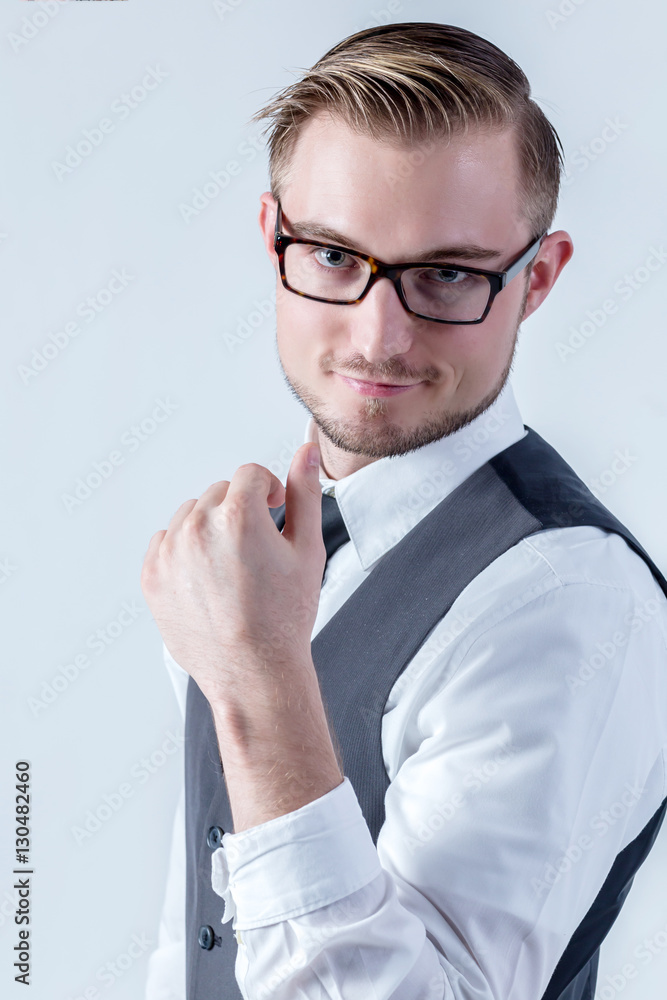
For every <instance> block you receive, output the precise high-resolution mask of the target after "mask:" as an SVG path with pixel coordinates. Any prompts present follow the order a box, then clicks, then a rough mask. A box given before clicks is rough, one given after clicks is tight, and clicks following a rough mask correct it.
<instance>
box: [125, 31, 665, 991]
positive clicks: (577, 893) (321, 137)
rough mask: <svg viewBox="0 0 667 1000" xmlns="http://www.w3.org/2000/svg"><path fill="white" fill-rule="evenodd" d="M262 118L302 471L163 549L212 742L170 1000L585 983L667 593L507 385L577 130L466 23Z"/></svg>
mask: <svg viewBox="0 0 667 1000" xmlns="http://www.w3.org/2000/svg"><path fill="white" fill-rule="evenodd" d="M255 117H256V118H261V117H268V118H270V119H271V127H272V132H271V138H270V144H269V152H270V169H271V192H270V193H269V192H267V193H265V194H263V195H262V196H261V210H260V213H259V222H260V226H261V230H262V234H263V237H264V241H265V244H266V249H267V252H268V253H269V256H270V257H271V259H272V261H273V263H274V265H275V268H276V281H277V289H278V295H277V347H278V352H279V357H280V362H281V365H282V369H283V373H284V376H285V379H286V382H287V385H288V386H289V388H290V390H291V391H292V392H293V393H294V394H295V395H296V397H297V398H298V399H299V400H301V402H302V403H303V405H304V406H305V407H306V409H307V410H308V412H309V414H310V418H309V420H308V424H307V428H306V441H305V442H304V445H303V446H302V447H301V448H299V449H298V450H297V452H296V454H295V456H294V458H293V461H292V464H291V466H290V470H289V474H288V477H287V485H286V488H284V487H283V485H282V483H280V481H279V480H278V479H277V478H276V477H275V476H274V475H272V474H271V473H270V472H269V470H268V469H265V468H263V467H261V466H259V465H256V464H248V465H243V466H241V467H240V468H239V469H238V470H237V471H236V473H235V474H234V476H233V477H232V480H231V481H228V480H223V481H221V482H219V483H215V484H213V485H212V486H211V487H210V488H209V489H208V490H207V491H206V492H205V493H204V494H203V495H202V496H201V497H200V498H199V499H198V500H188V501H186V502H185V503H184V504H183V505H182V506H181V507H180V508H179V510H178V511H177V512H176V514H175V515H174V517H173V518H172V520H171V522H170V524H169V528H168V529H167V530H166V531H164V530H162V531H159V532H157V533H156V534H155V535H154V536H153V538H152V539H151V542H150V545H149V549H148V552H147V555H146V561H145V564H144V570H143V573H142V587H143V589H144V594H145V595H146V599H147V601H148V603H149V605H150V607H151V610H152V612H153V614H154V617H155V620H156V623H157V625H158V627H159V628H160V631H161V633H162V637H163V639H164V644H165V657H166V662H167V665H168V667H169V669H170V671H171V673H172V676H173V679H174V683H175V685H176V690H177V694H178V696H179V699H180V704H181V708H182V710H183V714H184V717H185V737H186V748H185V788H184V801H182V803H181V807H180V811H179V814H178V816H177V820H176V827H175V839H174V848H173V856H172V867H171V873H170V883H169V886H168V892H167V897H166V901H165V909H164V914H163V921H162V925H161V932H160V946H159V948H158V950H157V951H156V952H155V953H154V954H153V955H152V957H151V962H150V967H149V977H148V987H147V1000H158V998H162V1000H164V998H167V997H170V998H179V1000H180V998H185V997H186V996H187V998H188V1000H204V998H206V1000H212V998H214V997H220V998H225V1000H231V998H233V997H240V996H243V997H246V998H253V1000H261V998H263V997H269V996H270V997H273V998H276V1000H297V998H299V1000H314V998H324V997H331V998H344V1000H367V998H368V997H376V998H385V997H386V998H389V997H391V998H393V1000H398V998H401V1000H408V998H409V1000H417V998H419V1000H427V998H429V1000H436V998H438V1000H441V998H442V1000H444V998H446V1000H454V998H456V1000H463V998H469V997H472V996H475V997H476V998H479V1000H487V998H488V1000H491V998H494V1000H499V998H503V1000H539V998H540V997H544V1000H558V998H560V1000H590V998H591V997H592V995H593V991H594V988H595V981H596V972H597V961H598V953H599V946H600V943H601V941H602V940H603V938H604V937H605V936H606V934H607V932H608V930H609V927H610V926H611V924H612V923H613V921H614V919H615V917H616V915H617V913H618V912H619V910H620V908H621V905H622V902H623V899H624V898H625V894H626V893H627V891H628V889H629V885H630V882H631V879H632V875H633V874H634V872H635V871H636V869H637V868H638V867H639V865H640V864H641V862H642V860H643V859H644V857H645V856H646V854H647V853H648V851H649V849H650V847H651V845H652V843H653V840H654V838H655V836H656V834H657V832H658V829H659V826H660V823H661V821H662V818H663V815H664V810H665V804H666V803H667V799H666V797H665V796H666V794H667V789H666V788H665V773H664V767H663V761H664V753H665V747H666V746H667V654H666V652H665V631H666V625H667V581H666V580H665V578H664V577H663V576H662V575H661V573H660V571H659V570H658V568H657V566H655V564H654V563H653V562H652V561H651V559H650V557H649V556H648V554H647V553H646V552H645V551H644V550H643V549H642V547H641V545H640V544H639V542H637V540H636V539H635V538H634V537H633V536H632V535H631V534H630V533H629V532H628V530H627V529H626V528H625V527H624V526H623V525H622V524H620V522H618V521H617V520H616V519H615V518H614V517H613V515H611V513H610V512H609V511H607V510H606V508H604V507H603V506H602V504H600V503H599V501H597V500H596V499H595V497H594V496H593V495H592V494H591V493H590V491H589V490H587V488H586V487H585V485H584V484H583V483H582V482H581V480H580V479H579V478H578V477H577V476H576V474H575V473H574V472H573V470H572V469H570V467H569V466H568V465H567V464H566V463H565V462H564V460H563V459H562V458H561V457H560V456H559V455H558V454H557V452H555V450H554V449H553V448H551V447H550V446H549V445H548V444H547V442H545V441H544V440H543V439H542V438H541V437H540V436H539V435H538V434H536V433H535V432H534V431H533V430H532V429H531V428H526V427H525V426H524V425H523V423H522V420H521V416H520V414H519V411H518V409H517V406H516V403H515V400H514V397H513V394H512V390H511V386H510V383H509V381H508V379H509V375H510V371H511V367H512V360H513V357H514V351H515V346H516V340H517V334H518V330H519V326H520V323H521V321H522V320H523V319H524V318H525V317H526V316H529V315H531V313H533V312H534V311H535V310H536V309H537V308H538V306H540V305H541V303H542V302H543V301H544V299H545V298H546V296H547V295H548V294H549V292H550V290H551V288H552V287H553V285H554V283H555V282H556V280H557V278H558V276H559V274H560V273H561V271H562V269H563V267H564V266H565V265H566V263H567V262H568V261H569V259H570V257H571V255H572V249H573V248H572V241H571V239H570V237H569V235H568V234H567V233H566V232H564V231H562V230H559V231H557V232H552V233H549V232H548V230H549V227H550V225H551V222H552V220H553V216H554V213H555V210H556V205H557V199H558V188H559V178H560V169H561V166H562V159H561V157H560V154H559V148H558V146H559V143H558V140H557V137H556V135H555V132H554V131H553V129H552V127H551V125H550V124H549V122H548V121H547V119H546V118H545V116H544V115H543V113H542V112H541V110H540V109H539V107H538V106H537V105H536V104H535V103H534V102H532V101H531V99H530V88H529V85H528V82H527V80H526V79H525V77H524V75H523V73H522V72H521V70H520V69H519V67H518V66H517V65H516V64H515V63H514V62H513V61H512V60H510V59H509V58H508V57H507V56H506V55H505V54H504V53H502V52H501V51H500V50H499V49H497V48H496V47H495V46H494V45H492V44H491V43H490V42H488V41H486V40H485V39H483V38H480V37H479V36H477V35H474V34H471V33H470V32H468V31H465V30H463V29H461V28H456V27H452V26H449V25H440V24H422V23H401V24H396V25H389V26H387V27H385V28H381V29H370V30H368V31H363V32H359V33H358V34H356V35H353V36H351V37H350V38H347V39H345V40H344V41H343V42H341V43H340V44H339V45H337V46H336V47H334V48H333V49H332V50H331V51H330V52H329V53H327V54H326V55H325V56H324V57H323V58H322V59H321V60H320V61H319V62H318V63H317V64H316V65H315V66H314V67H313V69H312V70H311V71H309V72H308V73H306V74H305V76H304V78H303V79H302V80H300V81H298V82H296V83H295V84H293V85H292V86H290V87H289V88H287V89H286V90H285V91H283V92H282V93H281V94H279V95H278V96H277V97H276V98H275V99H274V100H273V101H272V102H271V104H270V105H269V106H268V107H267V108H265V109H263V110H262V112H260V113H259V114H258V115H257V116H255ZM312 444H315V445H317V446H318V449H319V458H318V454H317V453H316V455H315V464H314V465H308V464H307V457H308V454H309V452H310V451H311V445H312ZM316 452H317V449H316ZM283 526H284V530H283V531H282V534H281V533H279V531H277V530H276V528H283ZM326 560H328V561H326ZM323 574H324V577H323ZM183 805H184V807H185V808H184V810H183ZM186 978H187V986H186Z"/></svg>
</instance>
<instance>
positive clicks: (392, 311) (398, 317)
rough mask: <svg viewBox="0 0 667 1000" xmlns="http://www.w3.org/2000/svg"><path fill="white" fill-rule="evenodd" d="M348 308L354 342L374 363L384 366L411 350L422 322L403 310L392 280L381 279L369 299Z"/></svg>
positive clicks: (376, 283) (374, 286)
mask: <svg viewBox="0 0 667 1000" xmlns="http://www.w3.org/2000/svg"><path fill="white" fill-rule="evenodd" d="M347 308H348V309H349V315H350V320H349V330H350V339H351V342H352V344H353V345H354V347H356V349H357V350H358V351H360V352H361V353H362V354H363V355H364V357H365V358H366V360H367V361H369V362H370V363H371V364H382V363H383V362H384V361H387V360H388V359H389V358H391V357H393V356H394V355H396V354H405V353H407V352H408V351H409V350H410V348H411V347H412V344H413V343H414V338H415V334H416V323H417V322H419V321H418V320H416V318H415V317H414V316H411V315H410V313H408V312H406V310H405V309H404V308H403V303H402V302H401V300H400V298H399V296H398V291H397V290H396V288H394V285H393V283H392V282H391V281H390V280H389V278H378V280H377V281H376V282H375V284H374V285H373V286H372V288H371V289H370V291H369V292H368V294H367V295H366V298H364V299H362V301H361V302H359V303H358V304H357V305H356V306H352V307H349V306H348V307H347Z"/></svg>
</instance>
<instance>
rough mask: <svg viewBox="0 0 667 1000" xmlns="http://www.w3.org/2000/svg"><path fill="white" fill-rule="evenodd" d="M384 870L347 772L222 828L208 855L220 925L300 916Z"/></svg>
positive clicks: (255, 923) (246, 925) (248, 924)
mask: <svg viewBox="0 0 667 1000" xmlns="http://www.w3.org/2000/svg"><path fill="white" fill-rule="evenodd" d="M381 873H382V866H381V865H380V861H379V858H378V854H377V850H376V848H375V844H374V843H373V838H372V837H371V833H370V830H369V829H368V825H367V823H366V820H365V819H364V815H363V813H362V811H361V806H360V805H359V800H358V799H357V795H356V792H355V791H354V787H353V786H352V783H351V781H350V779H349V778H348V777H345V778H344V779H343V781H342V782H341V783H340V784H339V785H336V787H335V788H332V789H331V790H330V791H328V792H326V793H325V794H324V795H321V796H320V797H319V798H317V799H313V801H312V802H307V803H306V805H304V806H301V807H300V808H299V809H295V810H294V811H293V812H289V813H285V814H284V815H283V816H276V817H275V819H271V820H268V821H267V822H266V823H260V824H259V825H258V826H252V827H249V828H248V829H247V830H241V831H240V833H225V834H224V835H223V838H222V847H218V848H217V850H215V851H214V852H213V854H212V856H211V885H212V887H213V889H214V891H215V892H216V893H217V894H218V895H219V896H222V898H223V899H224V900H225V910H224V914H223V916H222V923H226V922H227V921H228V920H231V919H232V917H235V918H236V920H235V922H234V925H233V926H234V928H235V929H237V930H247V929H250V928H253V927H262V926H265V925H266V924H272V923H276V922H278V921H280V920H287V919H289V918H290V917H298V916H301V915H302V914H304V913H308V912H310V911H311V910H315V909H318V908H319V907H321V906H326V905H328V904H329V903H334V902H336V901H337V900H339V899H342V898H343V897H344V896H348V895H349V894H350V893H352V892H355V891H356V890H357V889H360V888H361V887H362V886H364V885H366V884H367V883H368V882H371V881H372V880H373V879H374V878H376V877H377V876H378V875H379V874H381Z"/></svg>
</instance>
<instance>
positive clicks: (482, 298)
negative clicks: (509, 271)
mask: <svg viewBox="0 0 667 1000" xmlns="http://www.w3.org/2000/svg"><path fill="white" fill-rule="evenodd" d="M401 283H402V286H403V294H404V295H405V300H406V302H407V303H408V305H409V307H410V309H412V310H413V311H414V312H416V313H421V315H422V316H430V317H432V318H433V319H446V320H449V321H450V322H454V323H466V322H470V321H471V320H475V319H479V318H480V316H481V315H482V313H483V312H484V310H485V309H486V306H487V303H488V301H489V296H490V294H491V285H490V284H489V281H488V278H486V277H485V276H484V275H483V274H468V273H467V272H466V271H453V270H451V269H449V268H442V267H413V268H410V270H408V271H405V272H404V273H403V276H402V278H401Z"/></svg>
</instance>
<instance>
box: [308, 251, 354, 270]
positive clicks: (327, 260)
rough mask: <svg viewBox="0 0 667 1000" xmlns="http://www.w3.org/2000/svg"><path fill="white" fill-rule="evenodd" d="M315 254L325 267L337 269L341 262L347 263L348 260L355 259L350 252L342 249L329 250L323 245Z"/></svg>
mask: <svg viewBox="0 0 667 1000" xmlns="http://www.w3.org/2000/svg"><path fill="white" fill-rule="evenodd" d="M318 255H320V256H318ZM314 256H315V260H316V261H317V263H318V264H320V265H321V266H323V267H328V268H331V270H337V269H338V268H339V267H340V266H341V264H344V263H345V261H346V260H347V261H352V260H353V258H352V257H350V255H349V254H347V253H343V252H342V251H341V250H327V249H325V248H322V247H319V248H318V249H316V250H315V251H314Z"/></svg>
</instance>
